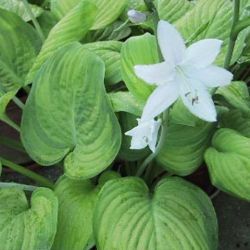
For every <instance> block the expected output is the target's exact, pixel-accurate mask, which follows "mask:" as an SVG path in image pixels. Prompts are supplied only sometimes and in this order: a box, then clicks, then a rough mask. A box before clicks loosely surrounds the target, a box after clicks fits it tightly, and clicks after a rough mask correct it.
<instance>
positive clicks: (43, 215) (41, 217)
mask: <svg viewBox="0 0 250 250" xmlns="http://www.w3.org/2000/svg"><path fill="white" fill-rule="evenodd" d="M57 203H58V202H57V198H56V196H55V195H54V193H53V192H52V191H51V190H49V189H45V188H39V189H37V190H36V191H34V192H33V194H32V197H31V204H30V205H29V202H28V201H27V200H26V197H25V194H24V192H23V191H21V190H19V189H14V188H10V189H0V204H1V205H0V228H1V230H0V249H3V250H14V249H15V250H50V249H51V246H52V243H53V240H54V236H55V233H56V224H57V207H58V204H57ZM29 206H30V207H29Z"/></svg>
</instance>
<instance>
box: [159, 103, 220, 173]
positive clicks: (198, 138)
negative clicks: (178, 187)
mask: <svg viewBox="0 0 250 250" xmlns="http://www.w3.org/2000/svg"><path fill="white" fill-rule="evenodd" d="M176 105H178V106H174V107H173V109H171V110H170V114H169V121H168V132H167V135H166V139H165V142H164V144H163V147H162V149H161V151H160V152H159V154H158V156H157V158H156V159H157V162H158V163H159V164H160V165H161V166H162V167H163V168H165V169H166V170H168V171H169V172H171V173H174V174H177V175H181V176H185V175H189V174H191V173H192V172H194V171H195V170H196V169H197V168H198V167H199V166H200V165H201V163H202V161H203V154H204V152H205V150H206V148H207V147H208V146H209V142H210V139H211V136H212V134H213V132H214V129H215V125H214V124H213V123H208V122H205V121H201V120H199V119H198V118H196V117H195V116H193V115H192V114H190V113H189V111H187V110H186V111H185V108H184V107H183V105H181V104H180V103H178V102H177V103H176ZM181 112H187V114H185V113H184V115H183V117H182V118H181V117H180V113H181Z"/></svg>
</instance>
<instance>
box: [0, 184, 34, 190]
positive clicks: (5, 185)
mask: <svg viewBox="0 0 250 250" xmlns="http://www.w3.org/2000/svg"><path fill="white" fill-rule="evenodd" d="M0 188H20V189H23V190H25V191H30V192H33V191H34V190H35V189H36V188H37V187H36V186H31V185H25V184H20V183H15V182H0Z"/></svg>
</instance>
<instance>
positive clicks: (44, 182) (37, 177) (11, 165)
mask: <svg viewBox="0 0 250 250" xmlns="http://www.w3.org/2000/svg"><path fill="white" fill-rule="evenodd" d="M0 161H1V163H2V165H4V166H6V167H8V168H10V169H12V170H14V171H15V172H18V173H20V174H22V175H24V176H27V177H29V178H30V179H32V180H34V181H35V182H37V183H39V184H40V185H42V186H44V187H48V188H51V189H53V188H54V184H53V183H52V182H51V181H50V180H49V179H47V178H45V177H43V176H41V175H39V174H37V173H34V172H33V171H31V170H29V169H27V168H25V167H23V166H20V165H18V164H15V163H14V162H11V161H9V160H7V159H4V158H2V157H0Z"/></svg>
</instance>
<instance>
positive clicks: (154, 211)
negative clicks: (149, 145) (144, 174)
mask: <svg viewBox="0 0 250 250" xmlns="http://www.w3.org/2000/svg"><path fill="white" fill-rule="evenodd" d="M94 234H95V237H96V239H97V249H99V250H106V249H107V250H110V249H116V250H121V249H129V250H135V249H143V250H156V249H166V250H167V249H185V250H191V249H192V250H200V249H204V250H216V249H217V243H218V236H217V220H216V214H215V212H214V209H213V206H212V203H211V201H210V199H209V198H208V197H207V195H206V194H205V193H204V192H203V191H201V190H200V189H199V188H198V187H196V186H194V185H193V184H190V183H188V182H187V181H184V180H182V179H180V178H178V177H170V178H167V179H164V180H162V181H161V182H160V183H158V184H157V186H156V187H155V190H154V192H153V193H151V192H150V190H149V188H148V187H147V186H146V184H145V183H144V182H143V181H142V180H141V179H139V178H136V177H127V178H123V179H116V180H111V181H109V182H107V183H106V184H105V185H104V187H103V188H102V190H101V192H100V194H99V199H98V201H97V204H96V209H95V213H94Z"/></svg>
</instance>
